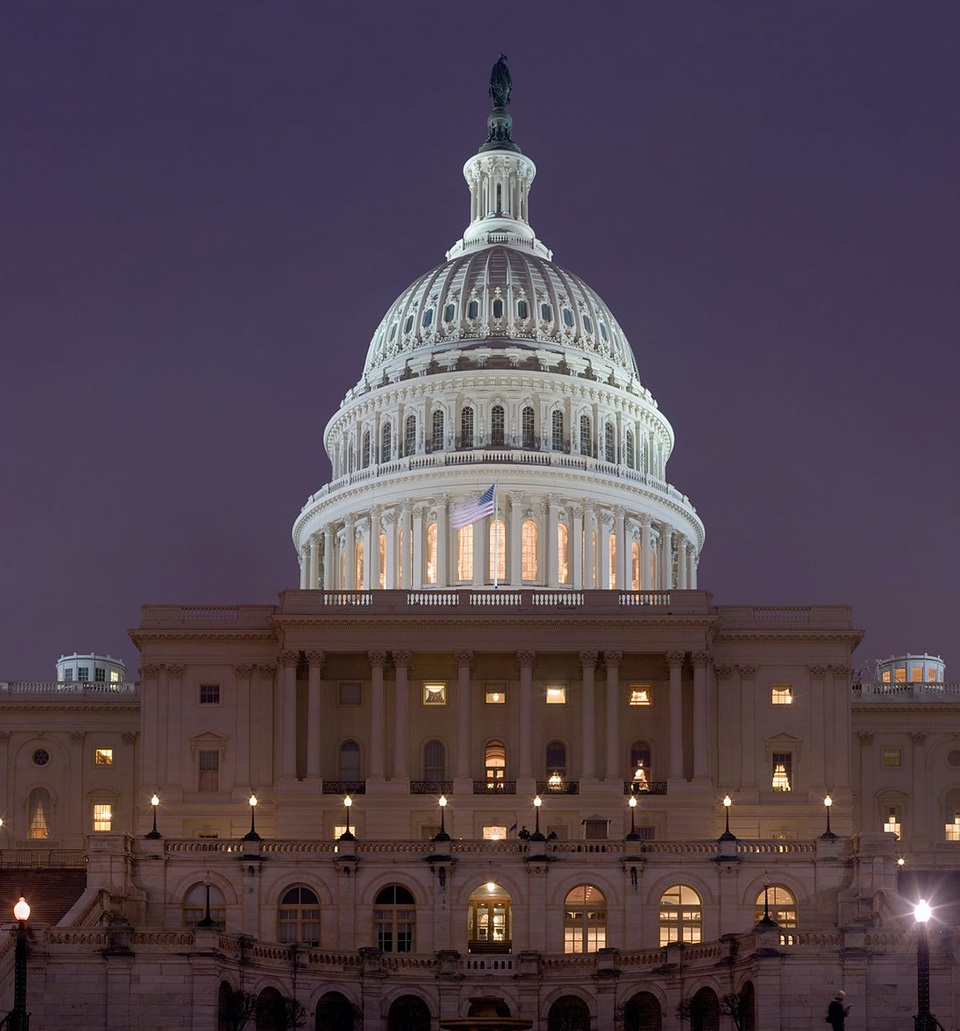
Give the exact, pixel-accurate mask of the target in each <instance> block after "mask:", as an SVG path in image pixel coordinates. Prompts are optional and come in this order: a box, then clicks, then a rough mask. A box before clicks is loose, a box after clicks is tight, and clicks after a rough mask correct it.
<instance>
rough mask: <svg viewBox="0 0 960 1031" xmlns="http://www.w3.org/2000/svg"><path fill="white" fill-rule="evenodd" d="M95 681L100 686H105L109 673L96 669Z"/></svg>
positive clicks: (94, 672)
mask: <svg viewBox="0 0 960 1031" xmlns="http://www.w3.org/2000/svg"><path fill="white" fill-rule="evenodd" d="M93 679H94V680H95V681H96V682H97V683H98V684H105V683H106V682H107V671H106V670H105V669H101V668H100V667H99V666H97V667H95V668H94V671H93Z"/></svg>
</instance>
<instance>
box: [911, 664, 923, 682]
mask: <svg viewBox="0 0 960 1031" xmlns="http://www.w3.org/2000/svg"><path fill="white" fill-rule="evenodd" d="M910 680H911V681H912V682H913V683H914V684H920V683H922V682H923V667H922V666H914V667H913V669H911V670H910Z"/></svg>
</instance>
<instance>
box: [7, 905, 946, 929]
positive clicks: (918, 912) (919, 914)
mask: <svg viewBox="0 0 960 1031" xmlns="http://www.w3.org/2000/svg"><path fill="white" fill-rule="evenodd" d="M21 901H22V900H21ZM913 915H914V916H915V917H916V920H917V923H918V924H925V923H926V922H927V921H928V920H929V919H930V917H931V916H932V915H933V910H932V909H931V908H930V905H929V903H928V902H927V900H926V899H921V900H920V901H919V902H918V903H917V904H916V905H915V906H914V907H913Z"/></svg>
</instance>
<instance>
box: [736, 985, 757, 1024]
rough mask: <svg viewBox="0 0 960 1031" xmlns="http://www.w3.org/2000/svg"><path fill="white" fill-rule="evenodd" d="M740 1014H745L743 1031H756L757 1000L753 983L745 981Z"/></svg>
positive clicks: (741, 990)
mask: <svg viewBox="0 0 960 1031" xmlns="http://www.w3.org/2000/svg"><path fill="white" fill-rule="evenodd" d="M740 1012H741V1013H742V1014H743V1031H756V1028H757V999H756V995H755V993H754V990H753V981H745V982H744V984H743V987H742V988H741V989H740Z"/></svg>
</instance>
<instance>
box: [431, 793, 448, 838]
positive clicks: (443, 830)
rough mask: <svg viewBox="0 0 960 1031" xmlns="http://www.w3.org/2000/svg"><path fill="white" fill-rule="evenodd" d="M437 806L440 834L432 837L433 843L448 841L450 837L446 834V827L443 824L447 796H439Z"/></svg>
mask: <svg viewBox="0 0 960 1031" xmlns="http://www.w3.org/2000/svg"><path fill="white" fill-rule="evenodd" d="M437 805H438V806H440V833H439V834H435V835H434V836H433V840H434V841H449V840H450V835H449V834H447V825H446V823H445V822H444V819H443V817H444V813H446V811H447V796H446V795H441V796H440V797H439V798H438V799H437Z"/></svg>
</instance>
